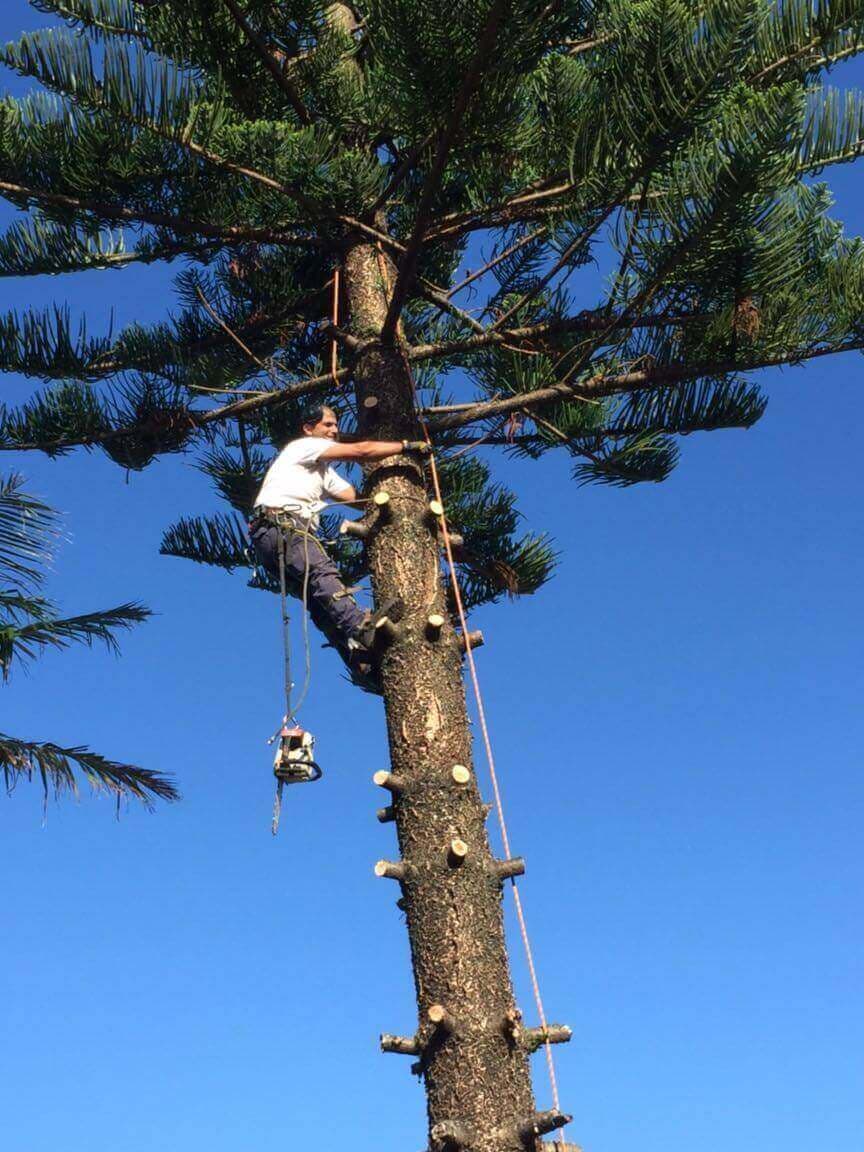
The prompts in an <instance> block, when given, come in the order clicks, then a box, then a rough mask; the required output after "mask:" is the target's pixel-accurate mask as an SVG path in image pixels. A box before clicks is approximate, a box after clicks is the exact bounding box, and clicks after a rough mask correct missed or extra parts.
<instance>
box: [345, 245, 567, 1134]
mask: <svg viewBox="0 0 864 1152" xmlns="http://www.w3.org/2000/svg"><path fill="white" fill-rule="evenodd" d="M384 259H386V258H385V257H383V256H381V255H379V253H378V252H377V251H376V249H375V247H374V246H372V245H370V244H369V243H368V241H359V240H358V241H356V242H355V243H354V244H353V245H352V246H351V247H350V248H349V250H348V252H347V254H346V259H345V268H344V276H345V287H346V294H347V298H348V303H349V309H350V320H351V328H352V331H353V333H354V335H356V336H359V337H364V338H365V337H370V336H375V335H377V334H378V333H380V331H381V326H382V324H383V321H384V317H385V315H386V313H387V300H388V295H389V287H390V285H391V284H392V282H393V278H394V271H393V269H392V267H389V268H388V266H386V265H382V263H381V262H382V260H384ZM382 271H384V275H383V276H382ZM356 386H357V401H358V410H359V412H360V413H361V421H362V422H363V425H364V426H363V427H361V433H362V434H364V435H366V436H368V437H369V438H387V439H402V438H410V439H416V438H417V437H418V434H419V431H418V425H417V419H416V416H415V412H414V396H413V388H412V384H411V381H410V378H409V376H408V371H407V368H406V365H405V362H404V360H403V358H402V355H401V353H400V352H399V350H398V349H396V348H380V349H375V350H372V351H369V352H367V353H366V354H365V355H364V357H363V358H362V360H361V362H360V364H359V365H358V368H357V371H356ZM373 397H374V398H375V400H377V403H370V401H371V400H372V398H373ZM385 491H386V492H387V493H388V494H389V496H390V500H389V503H387V504H386V505H385V507H384V508H382V509H381V510H380V511H377V510H373V511H372V512H370V514H369V522H370V524H371V525H372V530H371V531H370V533H369V534H368V536H367V537H366V540H365V547H366V553H367V559H368V562H369V567H370V570H371V574H372V586H373V593H374V597H375V603H376V604H380V603H382V602H383V601H385V600H387V599H389V598H390V597H394V596H399V597H401V598H402V599H403V601H404V602H405V606H406V612H405V616H404V618H403V620H402V621H401V623H400V624H399V625H398V627H397V629H396V630H395V633H392V632H391V634H390V635H387V636H382V637H381V642H382V644H381V647H382V652H381V678H382V683H383V690H384V702H385V708H386V715H387V729H388V737H389V744H390V758H391V772H390V773H385V772H381V773H378V774H377V776H376V782H378V783H380V784H381V785H382V787H384V788H386V789H388V790H389V791H390V793H391V797H390V806H391V807H390V809H389V810H388V811H387V812H385V813H384V814H383V816H384V819H385V820H387V819H390V818H391V817H392V818H393V819H394V820H395V824H396V830H397V833H398V839H399V848H400V851H401V860H399V861H392V862H390V861H381V862H379V865H378V866H377V867H376V873H377V874H378V875H379V876H381V877H387V878H392V879H394V880H396V881H397V883H398V884H399V885H400V888H401V897H402V898H401V901H400V906H401V907H402V908H403V909H404V911H405V914H406V917H407V921H408V935H409V939H410V942H411V956H412V963H413V969H414V982H415V988H416V992H417V1007H418V1012H419V1026H418V1029H417V1033H416V1036H414V1037H409V1038H406V1037H397V1036H384V1037H382V1047H384V1049H385V1050H386V1051H393V1052H401V1053H405V1054H413V1055H415V1056H416V1058H417V1067H418V1070H422V1074H423V1076H424V1079H425V1084H426V1095H427V1102H428V1116H429V1130H430V1149H432V1150H433V1152H434V1150H436V1149H453V1148H466V1149H469V1148H470V1149H471V1150H476V1152H523V1150H524V1149H526V1148H533V1147H534V1145H535V1142H536V1139H537V1132H538V1131H549V1130H550V1128H549V1126H548V1123H549V1122H548V1117H546V1115H545V1114H543V1115H537V1116H536V1117H535V1110H534V1102H533V1097H532V1093H531V1082H530V1075H529V1069H528V1061H527V1052H528V1050H529V1048H530V1047H531V1045H529V1044H528V1043H526V1041H525V1039H524V1038H523V1035H522V1032H521V1030H520V1028H519V1026H518V1021H519V1017H518V1015H517V1014H516V1011H515V1006H514V1001H513V990H512V985H511V980H510V971H509V966H508V961H507V953H506V948H505V942H504V930H503V919H502V909H501V888H502V878H501V876H500V874H499V871H498V869H497V868H496V862H495V861H494V860H493V858H492V856H491V854H490V850H489V843H488V839H487V836H486V828H485V810H484V806H483V803H482V801H481V798H480V793H479V790H478V787H477V782H476V779H475V776H474V773H473V770H472V769H471V740H470V736H469V730H468V716H467V712H466V705H465V691H464V685H463V680H462V671H461V655H460V649H459V645H458V641H457V636H456V634H455V632H454V629H453V626H452V623H451V622H450V620H449V619H448V617H447V610H446V606H445V597H444V589H443V587H442V581H441V578H440V568H439V551H438V543H437V536H436V524H435V520H434V517H432V516H431V515H430V513H429V508H428V500H429V497H428V495H427V491H426V486H425V483H424V477H423V474H422V471H421V469H420V468H419V467H418V466H417V465H415V464H414V463H412V462H411V461H409V460H407V459H405V458H403V457H393V458H391V459H390V460H386V461H383V462H382V463H381V464H379V465H376V466H375V467H374V468H373V470H372V471H371V472H370V474H369V477H368V485H367V493H366V494H367V495H368V496H373V495H374V494H376V493H379V492H385ZM373 507H374V506H373ZM436 614H437V615H438V616H439V617H443V618H444V622H443V626H442V625H441V624H440V621H439V620H436V621H433V622H432V624H431V625H430V624H429V617H430V616H431V615H436ZM457 765H459V766H462V770H461V771H456V772H454V768H455V767H456V766H457ZM466 769H467V770H466ZM534 1046H536V1045H534ZM535 1121H536V1123H537V1124H538V1128H537V1129H536V1130H535V1129H534V1128H533V1125H534V1123H535ZM556 1126H557V1125H556Z"/></svg>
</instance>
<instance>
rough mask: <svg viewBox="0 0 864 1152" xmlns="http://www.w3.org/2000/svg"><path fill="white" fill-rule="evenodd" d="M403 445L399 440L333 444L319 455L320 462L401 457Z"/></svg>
mask: <svg viewBox="0 0 864 1152" xmlns="http://www.w3.org/2000/svg"><path fill="white" fill-rule="evenodd" d="M404 450H405V445H404V443H403V441H401V440H357V441H356V442H355V443H353V444H340V443H338V442H334V443H333V444H331V445H330V446H329V447H328V448H325V449H324V451H323V452H322V453H321V455H320V457H319V459H320V460H383V459H384V458H385V457H386V456H401V455H402V453H403V452H404Z"/></svg>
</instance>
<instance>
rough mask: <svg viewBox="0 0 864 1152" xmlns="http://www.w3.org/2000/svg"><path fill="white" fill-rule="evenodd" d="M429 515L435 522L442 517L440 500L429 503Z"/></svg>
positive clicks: (442, 506)
mask: <svg viewBox="0 0 864 1152" xmlns="http://www.w3.org/2000/svg"><path fill="white" fill-rule="evenodd" d="M429 513H430V515H431V516H432V517H434V519H435V520H440V519H441V517H442V516H443V515H444V505H443V504H442V503H441V501H440V500H430V501H429Z"/></svg>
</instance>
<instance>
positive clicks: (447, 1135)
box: [429, 1120, 471, 1152]
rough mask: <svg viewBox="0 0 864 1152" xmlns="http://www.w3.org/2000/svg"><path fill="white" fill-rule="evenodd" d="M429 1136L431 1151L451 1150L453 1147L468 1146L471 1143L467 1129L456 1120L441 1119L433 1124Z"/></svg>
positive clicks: (447, 1151) (443, 1151)
mask: <svg viewBox="0 0 864 1152" xmlns="http://www.w3.org/2000/svg"><path fill="white" fill-rule="evenodd" d="M429 1137H430V1139H431V1143H432V1152H452V1150H453V1149H463V1148H468V1147H469V1145H470V1144H471V1135H470V1133H469V1131H468V1129H467V1128H466V1127H465V1125H464V1124H462V1123H460V1122H459V1121H458V1120H442V1121H441V1122H440V1123H439V1124H434V1125H433V1126H432V1130H431V1132H430V1133H429Z"/></svg>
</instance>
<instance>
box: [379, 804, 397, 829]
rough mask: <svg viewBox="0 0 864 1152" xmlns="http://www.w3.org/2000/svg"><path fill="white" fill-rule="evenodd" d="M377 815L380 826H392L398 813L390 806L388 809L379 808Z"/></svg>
mask: <svg viewBox="0 0 864 1152" xmlns="http://www.w3.org/2000/svg"><path fill="white" fill-rule="evenodd" d="M375 815H376V816H377V817H378V823H379V824H392V822H393V821H394V820H395V819H396V813H395V812H394V811H393V806H392V805H391V804H388V805H387V807H386V808H379V809H378V811H377V812H376V813H375Z"/></svg>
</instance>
